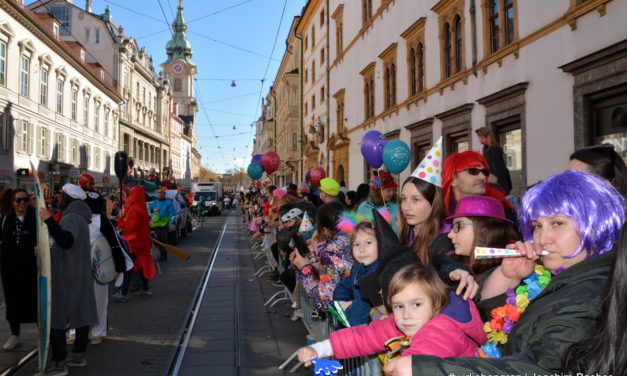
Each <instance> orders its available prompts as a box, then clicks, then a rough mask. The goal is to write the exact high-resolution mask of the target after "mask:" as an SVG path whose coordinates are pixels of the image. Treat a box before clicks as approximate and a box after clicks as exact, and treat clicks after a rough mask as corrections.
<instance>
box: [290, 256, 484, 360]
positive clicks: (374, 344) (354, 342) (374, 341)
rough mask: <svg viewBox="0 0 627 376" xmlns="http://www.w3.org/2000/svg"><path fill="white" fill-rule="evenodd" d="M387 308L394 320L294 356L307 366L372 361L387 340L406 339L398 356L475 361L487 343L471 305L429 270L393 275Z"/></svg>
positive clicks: (344, 333) (335, 336) (350, 331)
mask: <svg viewBox="0 0 627 376" xmlns="http://www.w3.org/2000/svg"><path fill="white" fill-rule="evenodd" d="M388 305H389V308H391V310H392V314H390V315H389V316H387V317H386V318H385V319H382V320H375V321H373V322H372V323H370V325H368V326H364V325H362V326H356V327H352V328H347V329H342V330H339V331H336V332H333V333H331V337H330V338H329V339H328V340H325V341H322V342H318V343H315V344H313V345H311V346H307V347H303V348H301V349H300V350H298V360H299V361H301V362H304V363H305V365H307V366H308V365H309V364H311V362H310V360H311V358H324V357H329V356H334V357H335V358H337V359H347V358H353V357H359V356H366V355H373V354H376V353H378V352H381V351H384V350H386V342H388V341H389V340H390V339H394V338H397V337H404V336H406V337H407V338H398V339H399V340H400V341H401V342H403V340H405V341H404V342H407V341H409V345H408V347H406V348H405V349H404V350H402V356H408V355H414V354H425V355H435V356H438V357H441V358H444V357H451V356H474V354H475V351H476V350H477V348H478V347H479V346H481V345H482V344H483V343H485V341H486V334H485V332H484V331H483V321H482V320H481V317H480V316H479V311H478V310H477V307H476V306H475V304H474V302H473V301H472V300H468V301H465V300H463V299H462V298H460V297H459V296H457V295H456V294H455V292H454V291H449V289H448V288H447V287H446V285H445V284H444V283H443V282H442V280H440V278H439V277H438V275H437V273H436V272H435V271H434V270H433V269H432V268H430V267H424V266H422V265H416V264H413V265H407V266H405V267H403V268H402V269H401V270H399V271H398V272H397V273H396V274H394V277H392V280H391V281H390V286H389V293H388Z"/></svg>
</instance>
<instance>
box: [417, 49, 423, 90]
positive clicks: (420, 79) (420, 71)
mask: <svg viewBox="0 0 627 376" xmlns="http://www.w3.org/2000/svg"><path fill="white" fill-rule="evenodd" d="M417 55H418V56H417V59H416V60H417V64H418V67H417V70H418V92H421V91H423V90H424V89H425V65H424V64H425V55H424V47H423V46H422V43H418V54H417Z"/></svg>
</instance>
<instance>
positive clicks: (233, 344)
mask: <svg viewBox="0 0 627 376" xmlns="http://www.w3.org/2000/svg"><path fill="white" fill-rule="evenodd" d="M247 233H248V231H247V229H246V226H244V224H243V223H242V222H241V217H239V216H231V217H230V219H229V223H228V225H227V229H226V232H225V234H224V238H223V239H222V244H221V246H220V249H219V251H218V255H217V259H216V261H215V264H214V267H213V271H212V274H211V277H210V279H209V282H208V285H207V290H206V292H205V296H204V298H203V302H202V304H201V308H200V311H199V313H198V317H197V320H196V325H195V327H194V329H193V332H192V337H191V339H190V342H189V347H188V348H187V350H186V353H185V358H184V360H183V363H182V366H181V370H180V373H179V374H181V375H186V376H188V375H207V374H216V375H218V374H219V375H281V374H285V375H310V374H311V373H312V371H311V369H304V368H301V369H300V373H294V374H289V373H287V372H285V373H282V371H280V370H279V369H278V366H279V365H280V364H281V363H282V362H283V361H284V360H285V359H287V358H288V357H289V356H290V355H291V354H292V353H293V352H294V351H295V350H296V349H298V348H299V347H301V346H303V345H305V335H306V334H307V332H306V330H305V328H304V326H303V324H302V323H301V322H300V321H296V322H292V321H291V320H290V316H291V313H292V310H291V309H290V303H288V302H280V303H278V304H277V305H276V306H275V307H273V308H266V307H264V305H263V304H264V302H265V301H266V300H267V299H268V298H269V297H270V296H272V295H273V294H274V293H275V292H277V291H279V289H278V288H277V287H274V286H273V285H272V284H271V283H269V282H267V281H266V280H265V278H263V277H262V278H261V279H258V278H256V277H253V274H254V273H255V271H256V270H257V268H259V267H261V266H262V263H261V262H260V261H257V262H256V263H257V264H256V265H255V262H254V261H253V259H252V256H253V255H252V254H251V252H250V250H249V249H248V238H247Z"/></svg>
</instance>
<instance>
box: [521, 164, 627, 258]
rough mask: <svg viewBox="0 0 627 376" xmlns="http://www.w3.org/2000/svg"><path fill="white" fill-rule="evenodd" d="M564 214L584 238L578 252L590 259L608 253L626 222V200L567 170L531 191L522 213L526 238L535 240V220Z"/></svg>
mask: <svg viewBox="0 0 627 376" xmlns="http://www.w3.org/2000/svg"><path fill="white" fill-rule="evenodd" d="M557 214H562V215H564V216H566V217H568V218H570V219H571V220H572V221H573V225H574V227H575V229H576V230H577V233H578V234H579V236H580V237H581V244H580V245H579V249H577V250H576V251H575V252H574V253H572V254H571V255H569V256H567V257H568V258H572V257H575V256H577V255H578V254H579V253H581V252H582V250H584V249H585V250H587V251H588V257H593V256H597V255H600V254H602V253H605V252H607V251H609V250H610V249H611V248H612V246H613V245H614V243H615V242H616V240H617V239H618V235H619V234H620V230H621V227H622V225H623V222H624V221H625V199H624V198H623V196H621V194H620V193H618V191H616V189H615V188H614V187H612V186H611V185H610V184H607V183H606V182H604V181H602V180H601V179H600V178H598V177H596V176H594V175H590V174H587V173H585V172H580V171H575V170H567V171H565V172H562V173H561V174H556V175H553V176H551V177H550V178H548V179H546V180H545V181H543V182H542V183H539V184H538V185H536V186H534V187H533V188H531V189H529V191H528V192H527V193H526V194H525V196H524V197H523V200H522V209H521V210H520V212H519V222H520V229H521V231H522V234H523V238H524V239H525V240H527V241H532V240H533V224H532V222H533V221H534V220H537V219H538V218H541V217H550V216H554V215H557Z"/></svg>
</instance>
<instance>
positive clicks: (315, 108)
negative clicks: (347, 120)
mask: <svg viewBox="0 0 627 376" xmlns="http://www.w3.org/2000/svg"><path fill="white" fill-rule="evenodd" d="M326 3H327V2H326V1H323V0H310V1H308V2H307V4H306V5H305V7H304V8H303V11H302V15H301V19H300V22H299V23H298V28H297V32H298V35H299V37H300V43H301V46H302V47H301V48H302V59H301V72H302V76H301V81H302V106H301V112H302V126H303V133H304V140H303V141H304V145H305V146H304V170H305V171H307V170H311V169H312V168H314V167H317V166H320V167H322V168H324V169H325V170H326V171H327V174H328V175H329V176H334V174H333V172H332V171H330V170H329V168H330V160H331V154H330V153H331V150H330V149H329V148H328V140H329V136H330V133H329V130H330V123H329V112H328V109H329V108H328V104H329V91H328V88H329V82H328V75H327V70H328V68H329V59H328V56H329V44H328V22H329V14H328V12H327V8H326ZM301 179H302V176H301ZM339 180H343V177H340V178H339Z"/></svg>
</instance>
